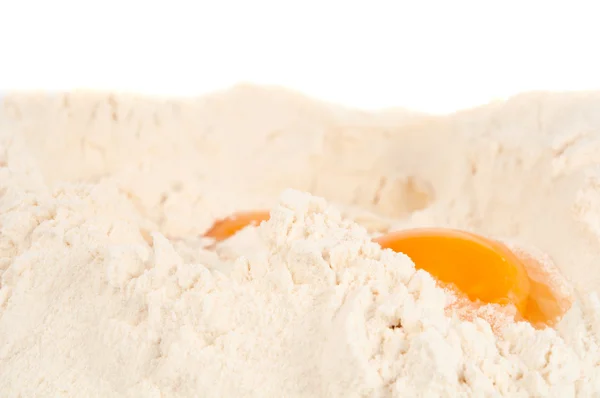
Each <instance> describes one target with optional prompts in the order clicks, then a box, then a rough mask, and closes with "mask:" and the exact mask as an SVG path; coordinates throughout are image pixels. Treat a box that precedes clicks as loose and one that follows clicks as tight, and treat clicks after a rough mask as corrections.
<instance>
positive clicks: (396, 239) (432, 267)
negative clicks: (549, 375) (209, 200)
mask: <svg viewBox="0 0 600 398" xmlns="http://www.w3.org/2000/svg"><path fill="white" fill-rule="evenodd" d="M269 217H270V215H269V212H266V211H251V212H241V213H237V214H234V215H232V216H230V217H228V218H225V219H222V220H219V221H217V222H216V223H215V224H214V225H213V227H212V228H211V229H210V230H209V231H207V232H206V234H205V236H206V237H210V238H213V239H215V240H216V241H221V240H224V239H227V238H229V237H230V236H232V235H234V234H235V233H236V232H238V231H239V230H241V229H242V228H244V227H246V226H247V225H257V224H260V223H261V222H262V221H267V220H268V219H269ZM374 242H376V243H378V244H379V245H381V247H382V248H384V249H391V250H393V251H395V252H399V253H404V254H406V255H407V256H408V257H410V258H411V259H412V261H413V262H414V263H415V266H416V267H417V268H418V269H423V270H425V271H427V272H429V273H430V274H431V275H432V276H433V277H435V278H436V279H437V280H438V281H440V282H443V283H444V284H447V285H450V286H453V287H454V288H456V289H458V290H459V291H460V292H462V293H463V294H465V295H466V296H467V297H468V298H469V299H470V300H471V301H473V302H480V303H483V304H488V303H489V304H500V305H508V304H512V305H514V306H515V307H516V308H517V310H518V312H519V314H520V315H521V316H522V318H524V319H526V320H528V321H530V322H531V323H532V324H533V325H534V326H547V325H553V324H554V323H555V322H556V321H558V320H559V319H560V318H561V317H562V315H564V313H565V312H566V311H567V310H568V309H569V308H570V304H571V300H570V297H566V296H564V295H563V296H562V297H561V296H560V295H559V291H558V289H555V288H553V287H552V286H551V284H550V283H551V277H550V276H548V273H547V271H546V270H545V269H544V267H542V266H541V264H540V263H539V262H537V261H535V259H533V257H531V256H526V255H524V254H519V255H517V254H515V253H514V252H513V251H511V250H510V249H509V248H508V247H507V246H505V245H504V244H502V243H500V242H497V241H495V240H491V239H488V238H484V237H482V236H478V235H475V234H472V233H469V232H465V231H459V230H453V229H444V228H424V229H411V230H405V231H398V232H393V233H389V234H387V235H383V236H381V237H378V238H375V239H374Z"/></svg>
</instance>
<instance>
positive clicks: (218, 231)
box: [204, 211, 270, 242]
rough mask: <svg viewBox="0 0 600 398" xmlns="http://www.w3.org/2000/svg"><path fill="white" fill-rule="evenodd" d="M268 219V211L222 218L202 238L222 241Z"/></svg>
mask: <svg viewBox="0 0 600 398" xmlns="http://www.w3.org/2000/svg"><path fill="white" fill-rule="evenodd" d="M269 218H270V214H269V212H268V211H247V212H239V213H235V214H232V215H231V216H229V217H227V218H223V219H221V220H218V221H217V222H215V223H214V224H213V226H212V227H211V228H210V229H209V230H208V231H207V232H206V233H205V234H204V236H206V237H207V238H213V239H214V240H216V241H217V242H218V241H222V240H225V239H227V238H229V237H231V236H233V235H235V233H236V232H238V231H239V230H240V229H243V228H245V227H246V226H248V225H258V224H260V223H261V222H263V221H267V220H268V219H269Z"/></svg>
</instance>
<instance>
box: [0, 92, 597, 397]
mask: <svg viewBox="0 0 600 398" xmlns="http://www.w3.org/2000/svg"><path fill="white" fill-rule="evenodd" d="M585 104H587V105H585ZM538 105H539V106H538ZM598 105H600V96H598V97H593V98H592V97H591V96H588V97H585V96H583V97H570V99H568V100H564V101H563V102H560V101H559V100H557V99H555V98H554V97H543V96H529V97H522V98H517V99H515V100H513V101H512V102H508V103H506V104H504V105H502V106H500V107H498V105H492V106H489V107H484V108H481V109H479V110H474V111H469V112H466V113H460V114H457V115H454V116H451V117H448V118H432V117H425V116H420V115H402V114H394V115H384V114H379V115H374V114H373V115H370V114H365V113H360V112H350V111H347V110H341V109H338V108H335V107H331V106H325V105H324V104H319V103H317V102H315V101H312V100H308V99H306V98H304V97H301V96H297V95H291V94H289V93H288V94H282V93H281V92H279V91H277V90H262V91H261V90H257V89H248V88H244V89H238V90H237V91H234V93H233V94H231V93H229V94H223V93H221V94H216V95H214V96H213V97H211V98H210V99H203V100H198V101H195V100H189V101H171V100H169V101H167V100H165V101H164V102H161V101H158V100H156V101H155V100H148V99H139V98H130V97H114V96H112V95H105V94H97V95H91V94H85V93H70V94H64V95H62V96H54V97H47V96H44V95H36V94H27V95H15V96H12V97H11V96H8V97H7V99H5V100H4V103H3V105H2V106H3V108H2V112H1V113H0V391H1V392H2V394H0V395H2V396H7V397H13V396H24V397H54V396H61V395H67V396H81V397H113V396H116V397H132V398H133V397H164V396H168V397H171V396H173V397H188V396H189V397H193V396H202V397H229V396H235V397H281V396H286V397H306V396H311V397H321V396H324V397H355V396H373V397H388V396H402V397H406V396H409V397H412V396H448V397H450V396H508V397H517V396H552V397H561V398H562V397H575V396H580V397H590V396H595V395H598V394H600V366H599V364H600V346H599V344H600V341H599V339H598V336H600V302H599V300H598V297H597V295H596V294H595V293H594V292H591V293H585V294H584V293H583V292H584V291H583V290H581V289H578V291H579V293H578V294H577V298H578V299H577V301H576V303H575V304H574V306H573V308H572V309H571V310H570V311H569V312H568V313H567V314H566V316H565V318H564V319H563V320H562V321H561V322H560V323H559V324H558V326H557V327H556V329H545V330H535V329H533V328H532V327H531V326H530V325H529V324H527V323H511V324H509V325H508V326H506V327H504V328H502V329H501V330H499V331H497V332H496V333H494V331H493V329H492V327H491V326H490V324H489V323H488V322H487V321H486V320H485V319H479V318H475V319H473V320H472V321H469V322H467V321H465V320H461V319H462V318H459V317H458V316H457V315H455V314H452V313H449V312H448V311H447V308H448V305H449V304H451V302H452V300H454V299H455V298H453V297H451V296H450V294H449V293H448V292H446V291H445V290H443V289H441V288H439V287H438V286H437V285H436V283H435V281H434V280H433V279H432V277H431V276H430V275H429V274H428V273H426V272H424V271H417V270H415V267H414V264H413V263H412V262H411V260H410V259H409V258H408V257H407V256H405V255H403V254H400V253H394V252H392V251H390V250H381V248H380V247H379V246H378V245H377V244H375V243H373V242H372V237H373V235H375V234H377V233H379V232H385V231H387V230H390V229H395V228H400V227H407V226H424V225H425V226H426V225H440V226H445V225H449V226H454V227H458V228H468V229H470V230H474V231H478V232H483V233H489V234H490V235H494V236H496V235H501V236H508V237H509V238H513V239H514V240H515V241H516V242H517V243H524V244H532V245H533V246H540V247H541V248H542V249H543V251H544V252H548V253H549V254H551V257H552V258H553V259H554V260H556V263H557V264H558V265H559V267H560V268H561V271H563V273H565V274H567V275H568V276H569V277H570V278H571V279H572V280H575V282H576V284H578V285H580V284H585V283H587V284H588V285H587V287H590V286H594V283H595V281H597V280H598V278H599V274H598V272H595V268H593V264H594V261H595V259H596V258H597V256H598V254H599V253H600V248H599V246H598V244H597V236H596V235H597V233H598V231H600V229H598V225H600V224H599V223H598V219H597V214H598V209H599V208H600V204H599V203H600V201H598V197H600V195H599V194H598V192H600V191H599V188H598V187H599V186H600V184H598V175H600V174H598V170H597V165H596V162H597V161H596V160H595V159H596V158H595V157H594V156H592V154H590V153H589V151H588V150H587V149H586V148H590V145H592V144H594V145H595V143H597V142H600V139H599V138H598V135H597V134H596V135H594V134H593V132H594V131H596V130H594V129H593V127H594V126H597V127H600V121H599V120H597V119H596V118H597V117H598V112H597V109H598ZM559 110H564V112H563V113H561V112H559ZM573 115H575V116H573ZM532 126H533V127H532ZM525 133H527V134H525ZM592 146H593V145H592ZM132 148H135V150H133V151H132ZM441 149H443V150H441ZM274 165H276V166H274ZM509 182H510V184H508V183H509ZM286 187H293V188H296V189H285V188H286ZM507 187H511V189H507ZM306 192H311V193H312V194H309V193H306ZM313 194H315V195H314V196H313ZM324 198H327V199H324ZM525 199H527V200H525ZM521 205H522V206H521ZM262 208H270V209H271V219H270V220H269V221H268V222H265V223H263V224H261V225H260V226H255V227H247V228H245V229H243V230H242V231H240V232H239V233H238V234H236V235H235V236H233V237H232V238H230V239H228V240H226V241H223V242H220V243H218V244H216V245H215V244H214V242H209V241H207V240H206V239H203V238H201V237H199V236H201V233H202V231H204V230H205V229H206V228H207V227H208V226H209V225H210V224H211V223H212V222H213V221H214V220H215V219H216V218H219V217H221V216H224V215H227V214H229V213H231V212H233V211H242V210H246V209H250V210H251V209H262ZM513 212H514V213H513ZM357 221H358V222H357ZM582 275H585V276H586V278H583V277H581V276H582ZM587 276H589V278H587Z"/></svg>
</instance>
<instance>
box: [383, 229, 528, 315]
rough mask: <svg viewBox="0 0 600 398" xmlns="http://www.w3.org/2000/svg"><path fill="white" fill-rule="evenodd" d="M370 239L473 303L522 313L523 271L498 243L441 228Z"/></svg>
mask: <svg viewBox="0 0 600 398" xmlns="http://www.w3.org/2000/svg"><path fill="white" fill-rule="evenodd" d="M374 241H375V242H377V243H379V244H380V245H381V247H382V248H384V249H392V250H393V251H395V252H399V253H404V254H406V255H407V256H408V257H410V258H411V259H412V261H413V262H414V263H415V266H416V267H417V268H420V269H423V270H425V271H427V272H429V273H430V274H431V275H432V276H434V277H435V278H436V279H438V280H440V281H442V282H445V283H447V284H451V285H454V286H455V287H456V288H458V289H459V290H460V291H461V292H463V293H464V294H466V295H467V296H468V297H469V298H470V299H471V300H473V301H477V300H480V301H482V302H484V303H492V304H513V305H514V306H515V307H517V309H518V310H519V313H521V314H522V315H524V316H525V315H526V313H527V300H528V297H529V280H528V278H527V271H526V270H525V268H524V266H523V264H522V263H521V261H520V260H519V259H518V258H517V257H516V256H515V255H514V254H513V253H512V252H511V251H510V250H509V249H508V248H507V247H506V246H504V245H503V244H501V243H498V242H496V241H493V240H489V239H486V238H483V237H481V236H478V235H475V234H471V233H469V232H464V231H458V230H452V229H442V228H431V229H429V228H427V229H412V230H405V231H399V232H393V233H390V234H387V235H384V236H381V237H379V238H376V239H375V240H374Z"/></svg>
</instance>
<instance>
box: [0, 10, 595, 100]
mask: <svg viewBox="0 0 600 398" xmlns="http://www.w3.org/2000/svg"><path fill="white" fill-rule="evenodd" d="M595 3H600V1H585V2H584V1H552V0H547V1H533V0H520V1H507V0H504V1H488V0H479V1H465V0H456V1H452V0H448V1H427V0H414V1H402V0H396V1H383V0H364V1H352V0H346V1H336V0H320V1H319V0H302V1H286V0H279V1H275V0H273V1H270V0H247V1H241V0H238V1H231V0H214V1H177V0H171V1H132V0H129V1H128V0H103V1H87V0H79V1H68V0H54V1H50V0H45V1H31V0H0V89H4V90H6V89H39V88H42V89H48V90H56V89H72V88H94V89H118V90H126V91H136V92H144V93H152V94H176V95H198V94H201V93H204V92H207V91H212V90H214V89H219V88H225V87H227V86H229V85H231V84H234V83H237V82H240V81H249V82H257V83H272V84H280V85H285V86H289V87H292V88H296V89H300V90H302V91H304V92H306V93H308V94H311V95H315V96H318V97H321V98H324V99H327V100H333V101H336V102H341V103H344V104H348V105H352V106H359V107H365V108H378V107H388V106H404V107H409V108H413V109H418V110H425V111H430V112H448V111H452V110H455V109H458V108H463V107H467V106H472V105H476V104H480V103H482V102H487V101H489V100H491V99H497V98H503V97H506V96H508V95H512V94H514V93H517V92H520V91H527V90H537V89H547V90H567V89H569V90H573V89H576V90H581V89H597V88H600V55H599V54H600V10H599V9H598V8H600V4H599V5H598V6H595Z"/></svg>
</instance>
